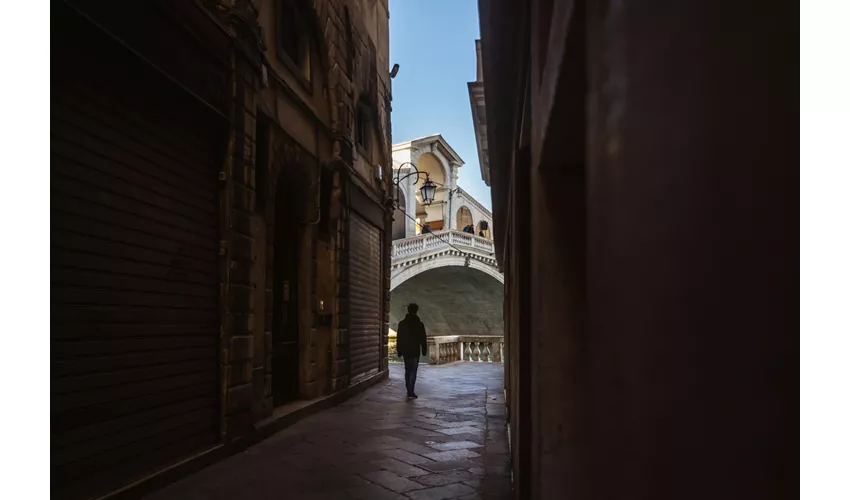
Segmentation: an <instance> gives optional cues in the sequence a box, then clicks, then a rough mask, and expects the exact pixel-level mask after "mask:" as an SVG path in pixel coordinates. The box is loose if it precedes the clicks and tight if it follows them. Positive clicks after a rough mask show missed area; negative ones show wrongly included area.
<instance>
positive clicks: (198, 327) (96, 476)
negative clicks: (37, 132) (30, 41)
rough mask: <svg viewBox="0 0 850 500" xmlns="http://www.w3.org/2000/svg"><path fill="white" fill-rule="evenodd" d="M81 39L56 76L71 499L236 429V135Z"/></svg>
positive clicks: (55, 239) (60, 293)
mask: <svg viewBox="0 0 850 500" xmlns="http://www.w3.org/2000/svg"><path fill="white" fill-rule="evenodd" d="M60 35H61V34H60ZM76 40H77V37H74V38H67V39H65V40H62V41H61V42H59V41H57V42H56V45H54V47H53V48H52V52H53V57H52V61H55V63H54V65H53V68H52V74H51V77H52V79H53V82H52V88H51V145H50V148H51V186H50V188H51V265H50V269H51V352H50V355H51V369H50V374H51V388H50V392H51V408H50V411H51V466H52V485H53V488H54V492H55V494H56V495H57V496H59V497H89V496H93V495H97V494H101V493H104V492H107V491H110V490H113V489H115V488H117V487H120V486H122V485H124V484H127V483H129V482H131V481H133V480H135V479H138V478H141V477H143V476H146V475H148V474H150V473H152V472H154V471H155V470H157V469H160V468H162V467H165V466H168V465H170V464H172V463H174V462H176V461H178V460H180V459H182V458H184V457H187V456H190V455H192V454H194V453H197V452H198V451H201V450H203V449H207V448H209V447H210V446H212V445H215V444H216V443H217V442H218V441H219V436H218V428H219V418H220V417H219V399H218V380H219V366H218V337H219V312H218V289H219V285H218V281H219V278H218V256H217V255H218V240H219V216H218V204H219V202H218V187H217V172H218V168H219V164H220V162H221V158H220V152H221V148H222V139H223V137H222V136H221V134H220V131H219V132H217V131H216V130H214V129H213V125H219V126H220V125H221V123H220V122H215V121H214V119H211V118H210V116H209V115H207V114H205V113H204V110H203V108H201V107H200V106H196V103H195V102H193V99H192V97H191V96H190V95H188V94H187V93H185V92H183V91H182V90H180V89H179V88H178V87H176V86H175V85H174V84H173V83H171V82H167V81H165V79H164V78H163V77H162V76H161V75H157V74H155V73H154V72H152V71H150V70H149V69H147V68H143V67H142V66H141V64H140V63H138V62H137V61H135V60H133V61H131V60H128V59H127V57H126V55H125V56H124V58H123V59H116V57H117V56H116V54H114V53H111V52H110V49H109V48H108V47H105V46H104V45H97V44H93V43H89V44H86V45H82V43H83V42H82V41H81V42H80V44H81V45H79V46H73V43H72V42H75V41H76ZM89 42H92V41H91V40H89ZM60 43H61V45H60Z"/></svg>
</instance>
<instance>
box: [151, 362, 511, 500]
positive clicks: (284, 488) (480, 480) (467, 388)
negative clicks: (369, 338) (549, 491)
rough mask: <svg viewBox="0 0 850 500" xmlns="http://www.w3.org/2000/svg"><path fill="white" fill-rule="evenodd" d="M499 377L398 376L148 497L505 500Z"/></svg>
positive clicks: (434, 372) (441, 370)
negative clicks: (408, 387) (409, 392)
mask: <svg viewBox="0 0 850 500" xmlns="http://www.w3.org/2000/svg"><path fill="white" fill-rule="evenodd" d="M502 381H503V371H502V365H501V364H495V363H454V364H448V365H437V366H433V365H421V366H420V367H419V376H418V379H417V383H416V393H417V394H418V395H419V399H415V400H408V399H407V398H405V389H404V370H403V367H402V366H401V365H398V364H392V365H390V378H389V380H387V381H386V382H384V383H380V384H377V385H375V386H374V387H371V388H370V389H368V390H366V391H365V392H363V393H362V394H359V395H357V396H355V397H354V398H352V399H350V400H348V401H346V402H344V403H342V404H340V405H337V406H335V407H333V408H329V409H327V410H324V411H322V412H320V413H317V414H315V415H312V416H310V417H307V418H305V419H304V420H302V421H300V422H298V423H296V424H294V425H292V426H291V427H288V428H286V429H283V430H282V431H280V432H278V433H277V434H275V435H274V436H271V437H269V438H268V439H266V440H265V441H263V442H261V443H259V444H257V445H255V446H252V447H251V448H249V449H248V450H246V451H244V452H242V453H239V454H236V455H234V456H232V457H229V458H227V459H225V460H222V461H221V462H218V463H216V464H213V465H211V466H209V467H207V468H205V469H203V470H201V471H199V472H197V473H195V474H193V475H191V476H188V477H186V478H184V479H182V480H180V481H178V482H176V483H173V484H171V485H169V486H166V487H165V488H163V489H161V490H159V491H157V492H154V493H152V494H151V495H149V496H148V497H146V498H149V499H151V500H184V499H190V500H191V499H211V500H216V499H222V500H224V499H231V498H251V499H252V500H262V499H270V500H271V499H275V500H279V499H304V500H336V499H339V500H350V499H376V500H381V499H387V500H405V499H407V500H410V499H414V500H450V499H452V500H453V499H484V500H502V499H507V498H509V497H510V466H509V462H508V460H509V458H508V457H509V453H508V447H507V439H506V434H505V417H504V414H505V413H504V403H503V401H504V398H503V393H502V387H503V386H502Z"/></svg>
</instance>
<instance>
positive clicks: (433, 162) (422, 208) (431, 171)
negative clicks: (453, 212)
mask: <svg viewBox="0 0 850 500" xmlns="http://www.w3.org/2000/svg"><path fill="white" fill-rule="evenodd" d="M416 167H417V168H418V169H419V171H420V172H424V173H427V174H428V178H429V179H431V180H432V181H434V182H436V183H437V192H436V193H435V195H434V202H433V203H432V204H430V205H423V204H422V193H420V192H419V187H421V184H422V183H421V182H419V183H418V184H417V185H416V216H417V217H419V218H420V219H422V222H421V223H422V225H423V226H424V225H425V224H427V225H428V226H429V227H430V228H431V230H432V231H437V230H440V229H448V226H449V224H447V223H446V221H444V220H443V203H442V202H444V201H446V197H447V194H446V193H447V190H446V188H445V187H444V186H447V185H448V183H447V180H446V174H445V172H444V170H443V164H442V162H441V161H440V159H439V158H437V157H436V156H435V155H434V154H432V153H423V154H422V155H421V156H420V157H419V160H418V162H417V164H416Z"/></svg>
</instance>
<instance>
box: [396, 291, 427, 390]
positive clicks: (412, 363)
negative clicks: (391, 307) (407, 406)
mask: <svg viewBox="0 0 850 500" xmlns="http://www.w3.org/2000/svg"><path fill="white" fill-rule="evenodd" d="M417 312H419V306H417V305H416V304H410V305H409V306H407V316H405V317H404V319H403V320H401V321H400V322H399V324H398V334H397V338H396V354H398V355H399V356H403V357H404V385H405V387H407V397H409V398H417V397H418V396H417V395H416V393H415V392H413V388H414V386H415V385H416V370H417V369H418V368H419V352H420V350H421V351H422V355H423V356H427V355H428V339H427V338H426V336H425V325H424V324H423V323H422V320H420V319H419V316H417V315H416V313H417Z"/></svg>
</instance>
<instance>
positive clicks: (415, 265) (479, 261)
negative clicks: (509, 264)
mask: <svg viewBox="0 0 850 500" xmlns="http://www.w3.org/2000/svg"><path fill="white" fill-rule="evenodd" d="M468 256H469V254H466V255H464V254H461V253H460V252H458V251H456V250H448V251H446V252H445V253H444V254H438V255H433V256H429V257H426V258H422V259H418V260H415V261H411V262H408V263H407V264H406V265H399V266H393V270H392V273H391V274H390V292H392V291H393V290H394V289H395V288H397V287H398V286H399V285H401V284H402V283H404V282H405V281H407V280H409V279H411V278H414V277H416V276H418V275H420V274H422V273H425V272H428V271H430V270H432V269H438V268H441V267H468V268H470V269H473V270H475V271H479V272H482V273H484V274H486V275H488V276H490V277H491V278H493V279H495V280H496V281H498V282H499V283H502V284H504V283H505V277H504V275H502V273H500V272H499V270H498V268H497V267H496V263H495V260H492V259H487V258H483V257H477V256H473V257H469V258H467V257H468Z"/></svg>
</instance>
